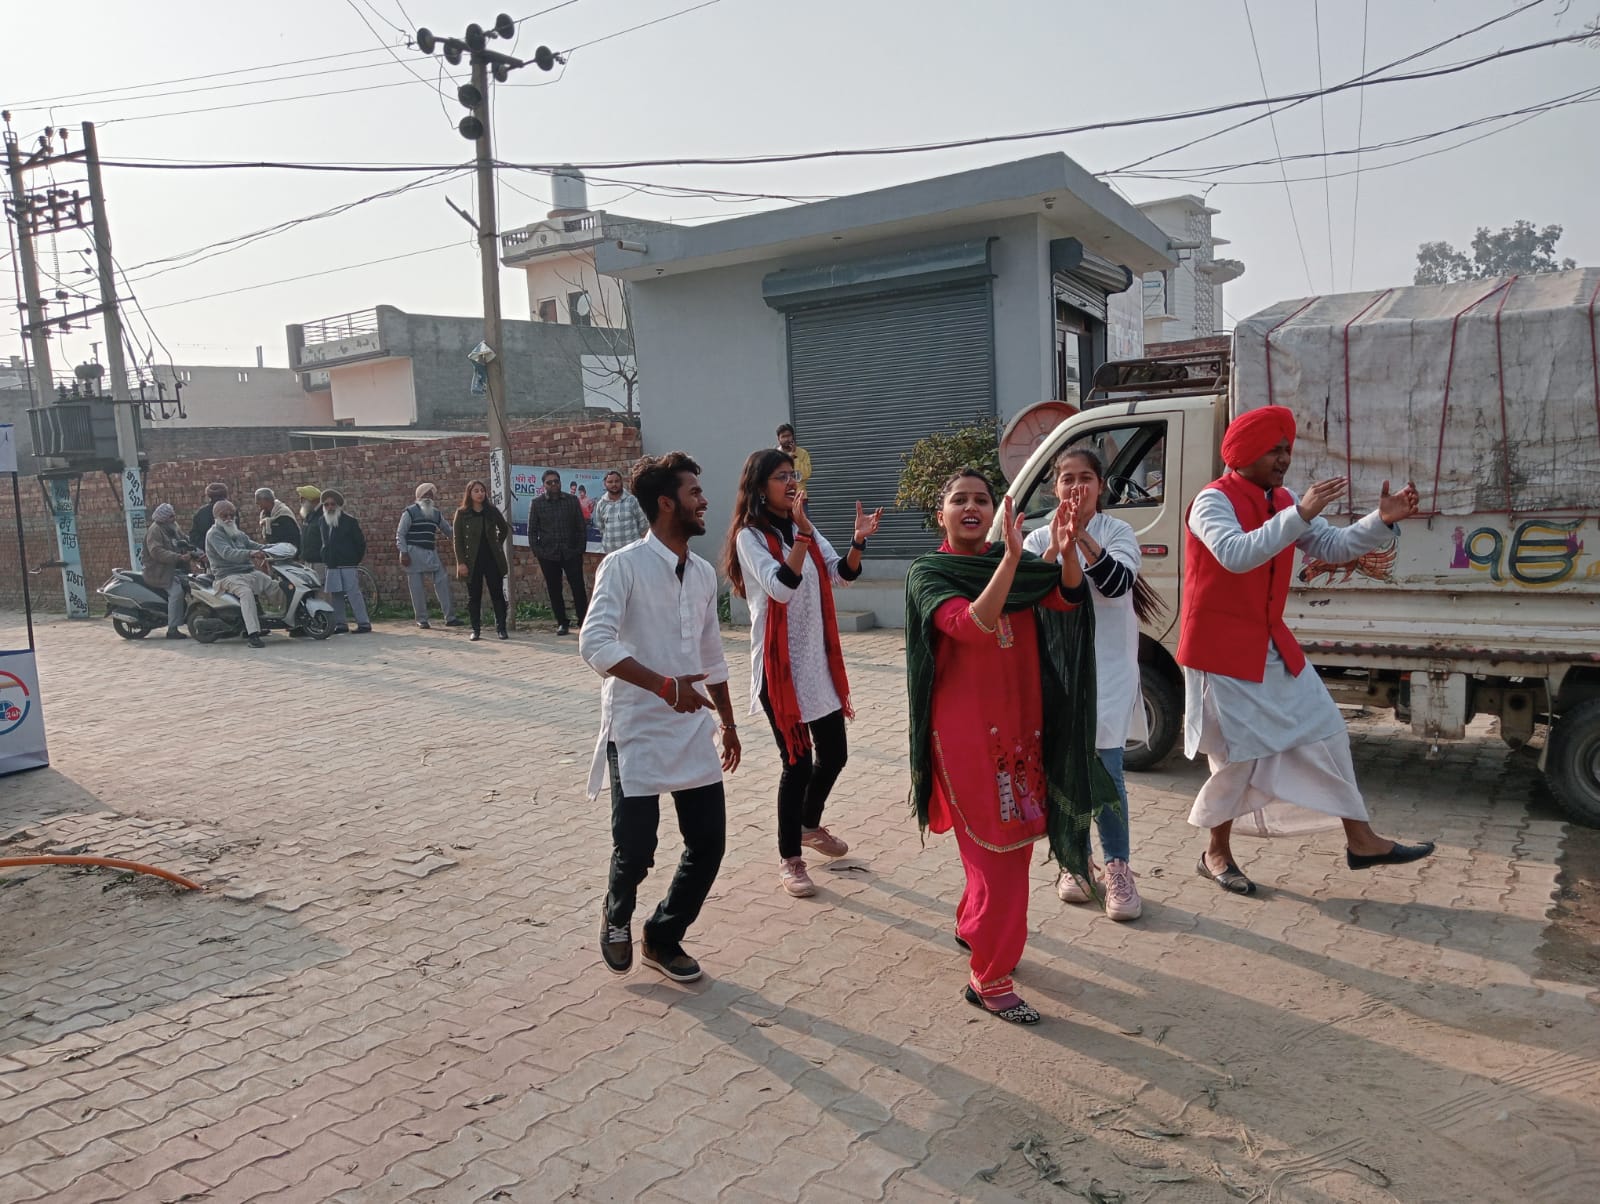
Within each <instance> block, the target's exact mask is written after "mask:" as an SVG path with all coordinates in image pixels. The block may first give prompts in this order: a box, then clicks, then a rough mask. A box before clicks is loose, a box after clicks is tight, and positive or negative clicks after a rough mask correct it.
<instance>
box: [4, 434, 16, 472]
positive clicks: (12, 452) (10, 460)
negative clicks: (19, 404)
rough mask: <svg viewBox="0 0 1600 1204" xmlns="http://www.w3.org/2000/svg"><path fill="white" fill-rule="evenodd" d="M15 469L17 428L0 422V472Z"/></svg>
mask: <svg viewBox="0 0 1600 1204" xmlns="http://www.w3.org/2000/svg"><path fill="white" fill-rule="evenodd" d="M16 471H17V429H16V427H14V426H12V425H11V424H10V423H9V422H0V474H4V473H8V472H16Z"/></svg>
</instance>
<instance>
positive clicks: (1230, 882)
mask: <svg viewBox="0 0 1600 1204" xmlns="http://www.w3.org/2000/svg"><path fill="white" fill-rule="evenodd" d="M1195 869H1196V871H1197V872H1198V873H1199V875H1200V876H1201V877H1202V878H1209V879H1211V881H1213V882H1215V883H1216V884H1217V885H1218V886H1220V887H1221V888H1222V889H1223V890H1225V891H1227V892H1228V893H1229V894H1232V895H1253V894H1255V893H1256V884H1255V883H1254V882H1252V881H1250V879H1248V878H1246V877H1245V876H1244V873H1243V872H1242V871H1241V870H1240V869H1239V867H1238V866H1236V865H1234V864H1233V862H1231V861H1230V862H1228V868H1227V869H1225V870H1223V871H1222V873H1220V874H1213V873H1212V872H1211V867H1210V866H1209V865H1207V864H1206V859H1205V857H1203V856H1202V857H1201V858H1200V861H1199V863H1198V864H1197V865H1196V866H1195Z"/></svg>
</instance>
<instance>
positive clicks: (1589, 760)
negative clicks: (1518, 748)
mask: <svg viewBox="0 0 1600 1204" xmlns="http://www.w3.org/2000/svg"><path fill="white" fill-rule="evenodd" d="M1544 775H1545V780H1546V781H1548V782H1549V783H1550V791H1551V793H1552V794H1554V795H1555V796H1556V801H1557V802H1559V803H1560V804H1561V807H1562V809H1563V810H1564V811H1566V813H1567V814H1568V815H1570V816H1571V817H1572V818H1573V819H1575V820H1576V821H1577V822H1578V823H1580V824H1584V825H1586V826H1587V827H1591V828H1600V698H1589V699H1585V700H1584V701H1583V702H1580V703H1578V704H1577V705H1576V706H1574V707H1571V708H1569V709H1567V710H1564V711H1562V713H1561V718H1560V719H1558V720H1557V721H1556V725H1555V727H1554V728H1552V729H1551V731H1550V749H1549V756H1548V757H1547V758H1546V759H1545V770H1544Z"/></svg>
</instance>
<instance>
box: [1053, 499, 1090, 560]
mask: <svg viewBox="0 0 1600 1204" xmlns="http://www.w3.org/2000/svg"><path fill="white" fill-rule="evenodd" d="M1082 496H1083V493H1082V489H1081V488H1080V487H1079V486H1077V485H1074V486H1073V487H1072V488H1071V489H1069V490H1068V491H1067V496H1066V497H1064V498H1062V499H1061V504H1060V505H1059V506H1057V507H1056V511H1055V513H1054V514H1052V515H1051V516H1050V543H1051V545H1052V546H1053V547H1054V548H1055V549H1056V550H1057V551H1058V552H1065V551H1066V550H1067V549H1068V548H1070V547H1072V546H1073V545H1074V544H1075V543H1077V542H1078V536H1079V534H1080V532H1079V530H1078V523H1079V510H1078V505H1079V501H1080V499H1081V498H1082Z"/></svg>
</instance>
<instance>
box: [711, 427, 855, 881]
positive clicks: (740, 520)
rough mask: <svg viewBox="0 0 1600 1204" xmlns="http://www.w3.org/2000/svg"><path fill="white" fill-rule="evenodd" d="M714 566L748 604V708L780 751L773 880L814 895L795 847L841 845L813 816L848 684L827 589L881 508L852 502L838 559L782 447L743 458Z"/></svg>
mask: <svg viewBox="0 0 1600 1204" xmlns="http://www.w3.org/2000/svg"><path fill="white" fill-rule="evenodd" d="M733 510H734V513H733V521H732V523H731V525H730V527H729V530H728V543H727V547H726V548H725V550H724V553H723V572H724V573H726V574H727V576H728V580H729V582H730V583H731V584H732V586H733V590H734V592H735V593H736V594H738V595H739V596H740V597H742V598H744V599H745V600H746V601H747V602H748V603H749V604H750V713H751V714H752V715H755V714H758V713H765V715H766V717H767V721H768V723H770V724H771V726H772V732H773V737H774V738H775V739H776V741H777V744H778V751H779V753H780V754H781V755H782V757H783V769H782V772H781V774H780V775H779V778H778V860H779V870H778V881H779V885H781V886H782V888H783V889H784V890H785V891H786V892H787V893H788V894H790V895H794V896H796V897H798V898H805V897H808V896H810V895H814V894H815V893H816V885H815V884H814V883H813V882H812V881H811V877H810V874H809V872H808V871H807V869H806V863H805V859H804V856H803V850H805V849H811V850H813V851H814V852H817V853H821V854H822V855H823V856H825V857H842V856H844V854H845V853H847V852H849V851H850V846H849V845H848V844H846V843H845V841H844V840H842V839H841V838H839V837H838V836H835V835H834V834H833V833H832V832H830V831H829V830H828V829H827V828H826V827H824V826H823V823H822V812H823V807H824V805H825V804H826V803H827V800H828V796H829V794H830V793H831V792H832V790H833V787H834V783H835V782H836V781H837V780H838V778H839V774H840V773H841V772H842V771H843V770H844V767H845V762H846V761H847V759H848V758H849V747H848V744H847V742H846V738H845V720H846V719H847V718H849V717H850V716H851V714H852V712H851V710H850V686H849V682H848V679H847V677H846V675H845V668H844V656H843V652H842V650H841V648H840V644H839V630H838V623H837V620H836V618H835V615H834V608H833V589H834V587H835V586H837V585H844V584H847V583H848V582H850V581H853V580H854V579H855V578H856V577H858V576H860V574H861V554H862V552H863V551H865V549H866V546H867V540H868V538H870V537H871V536H872V535H873V533H875V532H876V531H877V529H878V522H879V519H880V518H881V516H882V511H877V512H875V513H873V514H866V513H864V512H863V511H862V508H861V506H860V504H859V503H858V504H857V506H856V526H855V531H854V532H853V534H852V538H851V542H850V551H849V552H848V554H847V555H845V556H843V557H841V556H840V555H839V553H838V552H836V551H834V548H833V545H832V544H830V543H829V542H828V541H827V540H826V539H824V538H823V536H822V533H821V532H820V531H818V530H817V529H816V528H815V527H813V526H812V525H811V520H810V518H809V517H807V515H806V512H805V489H804V487H803V485H802V484H801V482H800V478H799V475H798V472H797V470H796V468H795V462H794V458H793V456H791V455H790V454H789V453H788V452H786V451H782V450H781V449H778V448H770V449H767V450H764V451H758V452H752V453H751V454H750V457H749V458H748V459H747V460H746V461H745V466H744V471H743V474H742V475H741V477H740V481H739V490H738V495H737V497H736V498H735V501H734V508H733Z"/></svg>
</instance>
